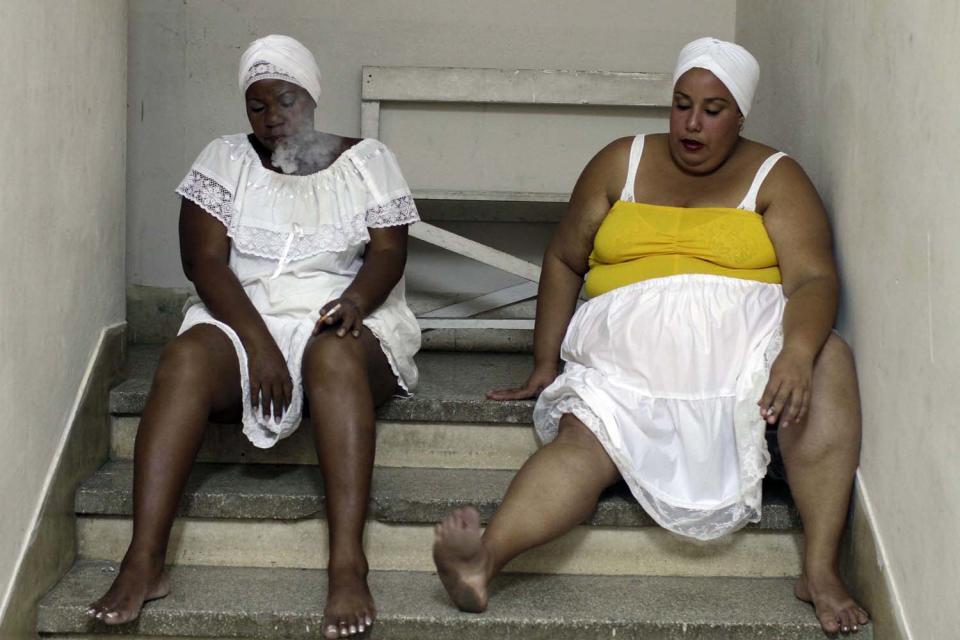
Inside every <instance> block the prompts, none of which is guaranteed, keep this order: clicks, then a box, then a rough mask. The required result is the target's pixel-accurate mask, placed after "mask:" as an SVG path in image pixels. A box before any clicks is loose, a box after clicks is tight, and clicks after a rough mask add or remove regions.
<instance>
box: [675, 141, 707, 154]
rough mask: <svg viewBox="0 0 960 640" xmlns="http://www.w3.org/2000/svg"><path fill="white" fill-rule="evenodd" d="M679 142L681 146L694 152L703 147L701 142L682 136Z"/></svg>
mask: <svg viewBox="0 0 960 640" xmlns="http://www.w3.org/2000/svg"><path fill="white" fill-rule="evenodd" d="M680 144H682V145H683V148H684V149H686V150H687V151H690V152H696V151H700V150H701V149H703V147H704V144H703V143H702V142H697V141H696V140H693V139H691V138H684V139H682V140H681V141H680Z"/></svg>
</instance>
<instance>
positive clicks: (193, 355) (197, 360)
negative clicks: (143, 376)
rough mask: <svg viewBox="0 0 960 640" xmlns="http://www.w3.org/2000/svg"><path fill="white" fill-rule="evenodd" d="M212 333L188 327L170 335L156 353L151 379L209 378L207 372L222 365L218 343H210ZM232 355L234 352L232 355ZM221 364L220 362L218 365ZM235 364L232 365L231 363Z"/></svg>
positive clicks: (168, 380)
mask: <svg viewBox="0 0 960 640" xmlns="http://www.w3.org/2000/svg"><path fill="white" fill-rule="evenodd" d="M216 339H217V338H216V336H215V335H213V334H211V333H210V332H207V331H193V330H191V331H188V332H186V333H184V334H181V335H179V336H177V337H176V338H174V339H173V341H171V342H170V343H169V344H167V346H166V347H164V349H163V353H161V354H160V363H159V365H158V366H157V373H156V375H155V376H154V379H155V380H156V381H158V382H159V383H161V384H163V383H168V382H181V383H184V382H189V383H190V384H191V385H193V384H196V381H198V380H203V379H205V378H207V379H209V378H210V377H212V376H211V372H215V371H216V370H217V369H220V368H223V367H222V363H219V362H218V360H221V359H222V358H217V357H216V353H217V352H218V351H220V349H218V347H219V345H215V344H212V341H214V340H216ZM235 358H236V356H234V359H235ZM218 365H221V366H218ZM234 366H235V365H234Z"/></svg>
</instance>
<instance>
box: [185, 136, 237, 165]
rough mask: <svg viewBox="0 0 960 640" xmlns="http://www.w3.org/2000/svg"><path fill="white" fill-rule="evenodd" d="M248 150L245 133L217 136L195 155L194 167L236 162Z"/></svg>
mask: <svg viewBox="0 0 960 640" xmlns="http://www.w3.org/2000/svg"><path fill="white" fill-rule="evenodd" d="M249 148H250V141H249V140H248V139H247V134H245V133H231V134H228V135H223V136H218V137H216V138H214V139H213V140H211V141H210V142H208V143H207V144H206V146H205V147H204V148H203V149H201V151H200V153H198V154H197V159H196V160H195V161H194V164H195V165H206V164H213V165H220V164H223V163H229V162H230V161H231V160H237V159H238V158H239V157H240V155H239V154H241V153H244V152H246V150H247V149H249Z"/></svg>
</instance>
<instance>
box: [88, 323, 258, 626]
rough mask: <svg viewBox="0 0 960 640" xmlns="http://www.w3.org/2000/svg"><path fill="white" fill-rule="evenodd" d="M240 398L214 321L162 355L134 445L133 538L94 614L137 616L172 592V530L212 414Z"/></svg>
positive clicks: (116, 619)
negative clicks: (167, 567)
mask: <svg viewBox="0 0 960 640" xmlns="http://www.w3.org/2000/svg"><path fill="white" fill-rule="evenodd" d="M239 402H240V373H239V368H238V364H237V356H236V353H235V352H234V350H233V346H232V345H231V343H230V340H229V339H228V338H227V336H226V335H225V334H224V333H223V332H222V331H220V330H219V329H217V328H216V327H214V326H212V325H200V326H197V327H194V328H193V329H190V330H189V331H187V332H186V333H184V334H183V335H181V336H179V337H177V338H176V339H175V340H174V341H173V342H171V343H170V344H169V345H168V346H167V348H166V349H165V350H164V352H163V356H162V357H161V358H160V366H159V367H158V368H157V373H156V376H154V379H153V386H152V388H151V389H150V395H149V397H148V398H147V406H146V408H145V409H144V412H143V417H142V418H141V419H140V428H139V430H138V431H137V442H136V445H135V448H134V471H133V539H132V540H131V541H130V546H129V548H128V549H127V553H126V555H125V556H124V558H123V562H122V564H121V565H120V573H119V574H118V575H117V578H116V580H114V582H113V585H112V586H111V587H110V590H109V591H107V593H106V594H105V595H104V596H103V597H102V598H100V599H99V600H97V601H96V602H94V603H93V604H92V605H90V609H89V610H88V613H90V615H92V616H95V617H97V618H99V619H101V620H103V621H104V622H106V623H107V624H122V623H124V622H129V621H131V620H134V619H136V618H137V616H139V615H140V609H141V607H143V603H144V602H145V601H147V600H153V599H156V598H162V597H164V596H165V595H167V593H168V592H169V586H168V581H167V575H166V572H165V571H164V569H163V564H164V558H165V557H166V553H167V542H168V541H169V538H170V528H171V526H172V525H173V519H174V517H175V516H176V513H177V507H178V505H179V503H180V496H181V494H182V493H183V488H184V485H185V484H186V481H187V477H188V476H189V475H190V469H191V468H192V466H193V461H194V458H196V455H197V450H198V449H199V447H200V443H201V441H202V439H203V432H204V429H205V428H206V425H207V420H208V418H209V416H210V414H211V413H212V412H218V411H225V410H229V409H232V408H235V407H236V406H238V405H239Z"/></svg>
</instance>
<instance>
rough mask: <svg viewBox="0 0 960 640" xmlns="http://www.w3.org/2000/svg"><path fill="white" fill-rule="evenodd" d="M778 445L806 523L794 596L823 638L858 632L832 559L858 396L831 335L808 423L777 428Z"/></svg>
mask: <svg viewBox="0 0 960 640" xmlns="http://www.w3.org/2000/svg"><path fill="white" fill-rule="evenodd" d="M779 439H780V448H781V450H782V451H783V458H784V464H785V465H786V468H787V477H788V479H789V483H790V490H791V492H792V493H793V498H794V501H795V502H796V504H797V508H798V509H799V511H800V517H801V519H802V520H803V533H804V561H803V575H802V576H801V577H800V579H799V580H798V581H797V584H796V588H795V593H796V595H797V597H798V598H800V599H801V600H804V601H806V602H809V603H811V604H813V606H814V609H815V611H816V615H817V618H818V619H819V620H820V625H821V626H822V627H823V630H824V631H825V632H827V633H829V634H835V633H837V632H841V633H849V632H856V631H857V630H858V629H859V627H860V626H861V625H864V624H866V623H867V622H868V621H869V619H870V618H869V616H868V615H867V613H866V612H865V611H864V610H863V609H861V608H860V607H859V606H858V605H857V603H856V602H854V600H853V598H851V597H850V594H849V592H848V591H847V588H846V586H845V585H844V584H843V582H842V581H841V579H840V575H839V574H838V572H837V554H838V552H839V549H840V539H841V537H842V535H843V528H844V526H845V524H846V520H847V509H848V507H849V504H850V491H851V489H852V487H853V476H854V473H855V472H856V470H857V463H858V460H859V457H860V397H859V392H858V390H857V373H856V369H855V366H854V362H853V355H852V353H851V352H850V348H849V347H848V346H847V345H846V343H844V342H843V341H842V340H841V339H840V338H838V337H837V336H836V335H833V334H831V335H830V338H829V339H828V340H827V342H826V344H825V345H824V347H823V350H822V351H821V352H820V355H819V356H818V357H817V361H816V363H815V365H814V370H813V388H812V392H811V406H810V412H809V416H808V417H807V419H806V421H805V422H801V423H799V424H796V425H791V426H790V427H788V428H786V429H781V430H780V432H779Z"/></svg>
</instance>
